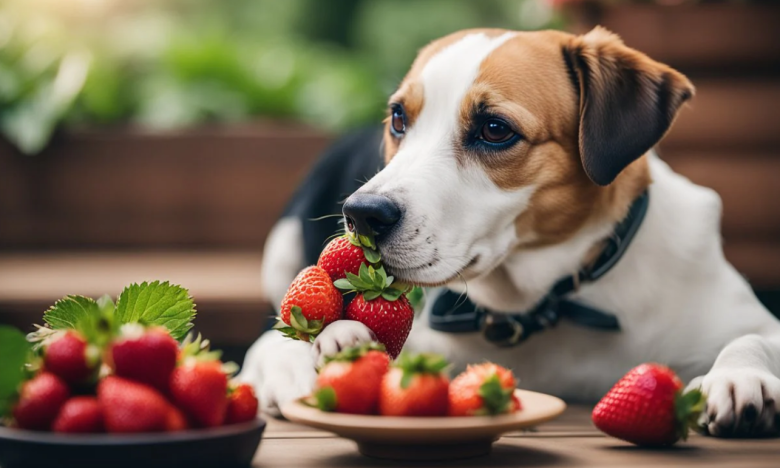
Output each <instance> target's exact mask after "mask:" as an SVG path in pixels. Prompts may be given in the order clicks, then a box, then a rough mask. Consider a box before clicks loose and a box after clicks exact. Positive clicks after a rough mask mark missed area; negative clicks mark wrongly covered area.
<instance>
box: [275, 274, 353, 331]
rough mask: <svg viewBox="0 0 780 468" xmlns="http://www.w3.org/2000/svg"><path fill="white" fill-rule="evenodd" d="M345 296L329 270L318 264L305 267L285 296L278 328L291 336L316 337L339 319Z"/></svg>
mask: <svg viewBox="0 0 780 468" xmlns="http://www.w3.org/2000/svg"><path fill="white" fill-rule="evenodd" d="M343 309H344V298H343V297H342V296H341V293H340V292H339V291H338V289H336V288H335V287H334V286H333V282H331V280H330V276H329V275H328V272H326V271H325V270H323V269H322V268H320V267H318V266H310V267H307V268H304V269H303V270H302V271H301V272H300V273H298V276H296V277H295V279H294V280H293V282H292V284H290V288H289V289H288V290H287V294H285V295H284V299H282V305H281V308H280V313H281V317H280V322H279V323H277V325H276V327H275V328H276V329H278V330H280V331H281V332H282V333H284V334H285V335H286V336H288V337H290V338H295V339H300V340H304V341H310V340H311V341H313V340H314V337H315V336H316V335H317V334H318V333H319V332H320V331H322V329H323V328H325V327H326V326H327V325H328V324H330V323H332V322H335V321H336V320H339V319H340V318H341V316H342V313H343Z"/></svg>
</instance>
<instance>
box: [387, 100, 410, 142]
mask: <svg viewBox="0 0 780 468" xmlns="http://www.w3.org/2000/svg"><path fill="white" fill-rule="evenodd" d="M390 127H391V128H392V130H393V133H395V135H396V136H400V135H403V134H404V132H406V114H405V113H404V108H403V107H401V106H400V105H395V106H393V107H392V109H391V115H390Z"/></svg>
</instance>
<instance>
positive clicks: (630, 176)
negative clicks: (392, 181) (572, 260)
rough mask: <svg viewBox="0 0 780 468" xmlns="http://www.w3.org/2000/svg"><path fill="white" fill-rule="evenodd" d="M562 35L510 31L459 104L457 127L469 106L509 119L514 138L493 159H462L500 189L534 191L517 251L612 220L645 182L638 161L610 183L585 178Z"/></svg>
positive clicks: (566, 38) (643, 162)
mask: <svg viewBox="0 0 780 468" xmlns="http://www.w3.org/2000/svg"><path fill="white" fill-rule="evenodd" d="M572 39H573V36H571V35H569V34H565V33H559V32H552V31H543V32H534V33H518V34H517V35H515V36H514V37H513V38H512V39H510V40H508V41H507V42H506V43H505V44H503V45H502V46H501V47H499V48H497V49H496V50H495V51H493V53H492V54H490V55H489V56H488V57H487V58H486V59H485V60H484V61H483V63H482V65H481V69H480V73H479V76H478V78H477V80H476V82H475V84H474V86H473V87H472V89H471V90H470V91H469V93H468V94H467V96H466V99H465V100H464V102H463V103H462V106H461V115H460V118H461V122H462V125H463V128H469V118H470V115H471V114H472V112H473V111H472V109H473V108H475V107H478V106H480V105H484V106H487V107H488V108H490V110H491V113H495V114H498V115H500V116H501V117H503V118H504V119H505V120H507V121H508V122H510V123H511V124H512V125H513V126H514V127H515V129H516V130H517V131H518V132H519V133H520V134H521V135H522V137H523V138H522V141H520V142H519V143H518V144H515V145H514V146H513V147H511V148H510V149H508V150H507V151H504V152H502V153H499V154H497V155H487V156H486V155H484V154H468V153H466V156H467V157H469V158H470V159H472V160H474V161H475V162H477V163H478V164H481V165H482V166H483V167H484V169H485V171H486V172H487V174H488V175H489V177H490V178H491V180H493V182H495V183H496V185H498V186H499V187H501V188H503V189H505V190H514V189H518V188H520V187H525V186H533V187H535V191H534V195H533V196H532V198H531V201H530V205H529V208H528V209H527V210H526V211H525V212H524V213H522V214H521V215H520V216H519V217H518V219H517V220H516V223H515V227H516V231H517V235H518V238H519V239H521V240H522V244H521V248H534V247H540V246H546V245H551V244H556V243H560V242H563V241H565V240H567V239H569V238H571V237H572V236H574V235H575V234H576V232H578V231H579V230H580V229H582V228H583V227H584V226H585V225H587V224H588V223H590V222H604V221H609V222H617V221H619V220H620V219H622V218H623V217H624V216H625V214H626V213H627V210H628V208H629V206H630V204H631V202H632V201H633V200H634V198H635V197H636V196H638V195H639V194H640V193H641V192H642V191H643V190H645V189H646V188H647V186H648V185H649V183H650V176H649V170H648V167H647V161H646V159H644V158H642V159H640V160H638V161H636V162H635V163H634V164H631V165H630V166H629V167H628V168H627V169H626V170H625V171H623V173H621V174H620V176H619V177H618V178H617V180H615V182H614V183H613V184H612V185H609V186H607V187H599V186H597V185H596V184H594V183H593V182H592V181H591V180H590V179H589V178H588V175H587V174H586V173H585V171H584V169H583V166H582V161H581V159H580V152H579V146H578V134H579V124H580V123H579V121H580V118H579V117H580V105H579V93H578V90H577V89H576V88H575V87H574V86H573V85H572V82H571V77H570V75H569V71H568V69H567V67H566V62H565V61H564V58H563V56H562V53H561V49H562V47H563V46H564V44H566V43H568V42H569V41H571V40H572Z"/></svg>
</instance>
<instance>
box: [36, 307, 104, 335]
mask: <svg viewBox="0 0 780 468" xmlns="http://www.w3.org/2000/svg"><path fill="white" fill-rule="evenodd" d="M101 318H102V314H101V310H100V306H99V305H98V303H97V302H95V301H94V299H92V298H89V297H84V296H65V297H64V298H62V299H60V300H59V301H57V302H55V303H54V305H53V306H51V307H50V308H49V310H47V311H46V312H44V313H43V321H44V322H46V323H47V324H48V325H49V327H51V328H52V329H54V330H65V329H73V330H76V331H78V332H79V333H81V334H82V335H83V336H84V338H86V339H87V340H88V341H90V342H94V341H95V340H96V339H97V338H98V335H99V332H100V330H101V329H102V328H103V327H101V326H99V324H100V322H101Z"/></svg>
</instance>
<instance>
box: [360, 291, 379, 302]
mask: <svg viewBox="0 0 780 468" xmlns="http://www.w3.org/2000/svg"><path fill="white" fill-rule="evenodd" d="M381 295H382V293H381V292H379V291H366V292H364V293H363V299H365V300H367V301H373V300H374V299H376V298H377V297H379V296H381Z"/></svg>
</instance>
